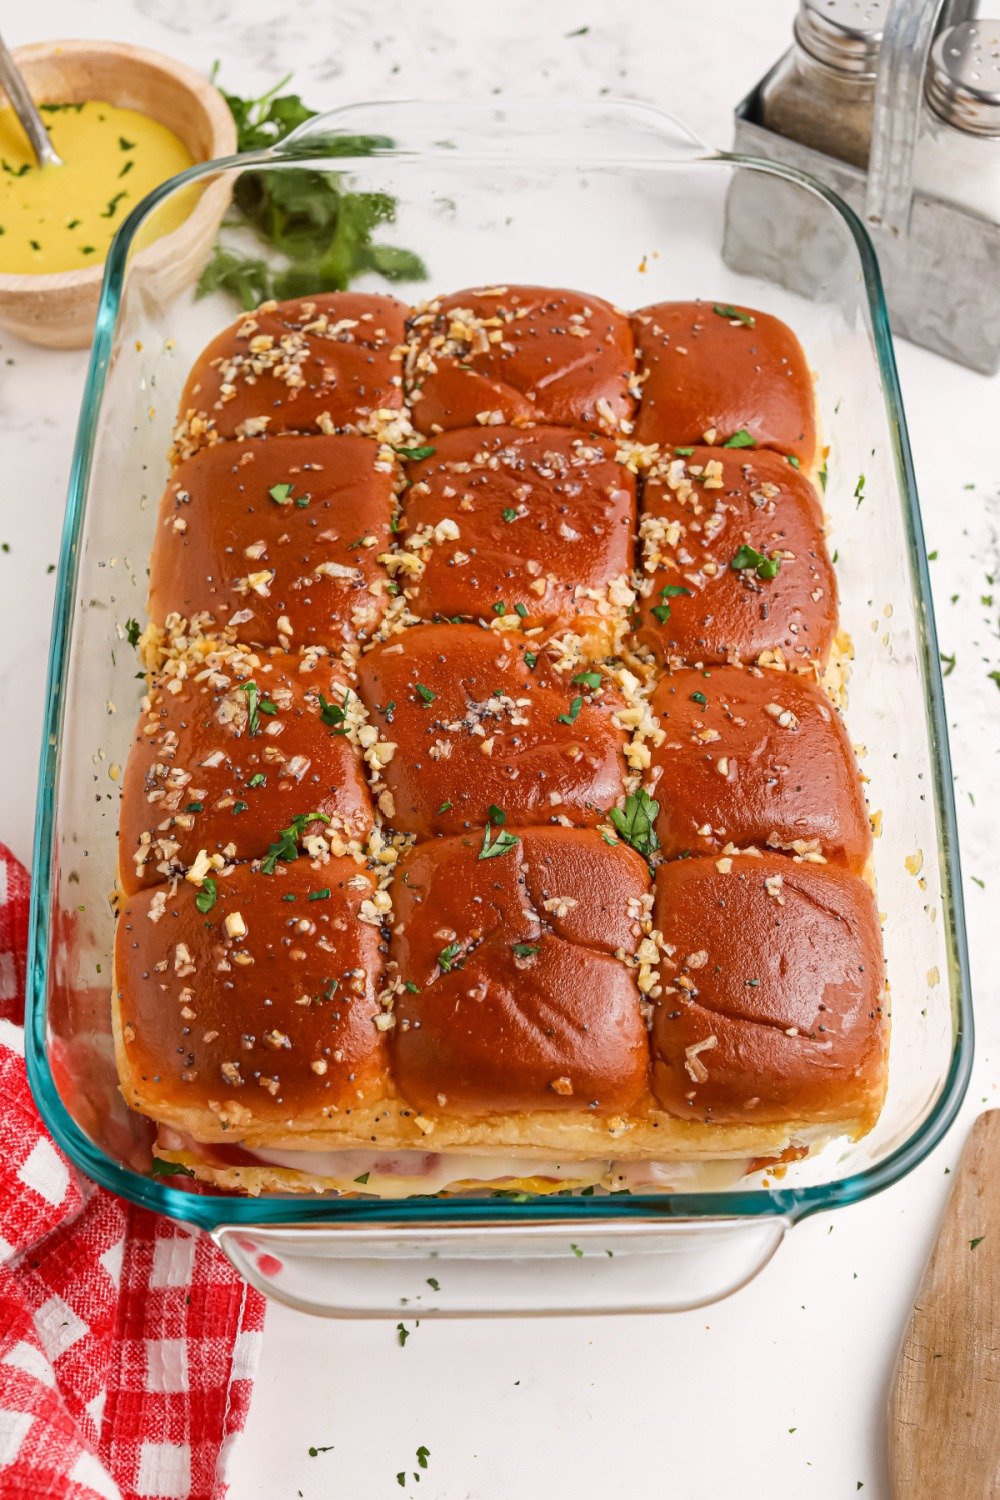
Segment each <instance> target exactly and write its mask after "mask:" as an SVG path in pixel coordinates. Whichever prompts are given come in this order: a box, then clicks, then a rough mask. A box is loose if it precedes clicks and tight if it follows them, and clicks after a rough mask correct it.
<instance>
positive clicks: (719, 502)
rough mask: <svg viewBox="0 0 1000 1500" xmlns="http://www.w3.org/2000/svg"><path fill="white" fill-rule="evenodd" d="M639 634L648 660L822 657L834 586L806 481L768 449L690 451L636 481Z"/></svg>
mask: <svg viewBox="0 0 1000 1500" xmlns="http://www.w3.org/2000/svg"><path fill="white" fill-rule="evenodd" d="M640 535H641V549H640V550H641V557H640V562H641V566H642V569H643V572H644V573H645V576H646V578H647V579H651V580H652V583H651V586H650V585H649V584H647V588H648V589H649V592H648V594H645V596H644V598H643V599H642V605H641V624H640V626H639V628H638V630H637V631H636V635H637V637H638V639H639V640H640V641H641V642H642V643H643V645H645V646H648V647H649V648H650V650H651V651H652V652H653V654H654V655H655V657H656V659H657V661H660V662H663V661H670V660H671V659H679V660H681V661H683V662H687V663H696V662H702V661H704V662H724V661H743V662H747V661H749V662H755V661H757V660H758V659H759V657H760V656H761V653H763V652H766V653H770V654H772V655H773V653H775V652H780V653H781V656H782V657H783V658H784V659H785V660H786V661H787V662H788V663H789V664H790V665H792V666H795V667H805V666H808V665H809V664H811V663H819V664H821V665H822V664H824V663H825V662H826V659H827V657H828V656H829V653H830V646H831V643H832V640H833V636H834V632H835V630H836V627H837V585H836V580H835V578H834V573H833V569H832V567H831V566H830V559H829V557H828V556H827V551H826V545H825V543H824V540H823V525H822V518H821V512H820V508H819V501H818V499H817V497H816V492H815V490H814V489H813V487H812V485H811V484H810V483H809V481H808V480H807V479H806V478H804V476H803V475H802V474H801V473H800V472H799V471H798V470H796V469H794V468H792V467H791V466H790V465H789V464H788V463H786V462H785V460H784V459H783V458H781V457H780V456H779V455H778V454H776V453H768V452H766V451H764V450H761V449H758V450H756V451H754V452H750V451H747V450H743V449H740V450H737V449H728V448H695V449H694V450H693V452H692V453H691V454H690V455H689V456H686V457H684V458H676V457H665V458H664V459H663V460H662V461H661V462H660V463H659V464H657V465H656V466H655V467H654V468H653V469H652V470H650V473H649V475H648V476H647V479H646V481H645V484H644V487H643V502H642V520H641V522H640Z"/></svg>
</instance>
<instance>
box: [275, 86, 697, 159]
mask: <svg viewBox="0 0 1000 1500" xmlns="http://www.w3.org/2000/svg"><path fill="white" fill-rule="evenodd" d="M345 135H346V136H367V137H369V138H374V139H378V138H381V139H382V140H385V142H386V145H385V149H386V150H387V151H388V150H390V149H391V150H392V152H393V154H394V155H398V154H399V153H401V152H402V153H403V154H406V153H407V152H411V151H412V152H419V153H420V154H421V155H431V156H434V155H439V156H441V157H446V156H453V157H454V156H456V155H457V156H461V157H462V158H463V159H464V160H469V159H470V158H471V159H493V160H504V159H511V160H516V161H524V160H525V159H528V160H533V161H538V160H539V159H544V160H545V161H571V162H576V163H579V162H580V161H586V162H587V165H588V167H590V166H594V165H598V166H599V165H600V164H601V163H603V162H606V163H608V164H609V165H610V164H612V163H614V162H628V163H630V164H632V165H635V164H637V163H638V164H641V162H642V161H643V160H649V161H660V162H663V161H669V162H684V161H698V160H705V159H706V158H713V157H716V156H717V155H718V154H719V153H718V152H717V151H716V149H715V148H714V147H713V146H710V145H709V144H708V143H707V142H706V141H704V140H702V139H701V137H700V136H699V135H697V134H696V133H695V131H693V130H692V129H691V128H690V127H689V126H688V125H686V124H684V122H683V121H682V120H678V119H677V118H676V117H675V116H674V115H671V114H667V113H666V112H665V111H664V110H660V109H656V108H654V107H653V106H652V105H650V104H642V103H639V102H638V101H634V100H629V99H601V100H596V101H586V102H584V101H575V100H567V99H561V98H553V99H504V100H496V99H493V100H482V101H481V100H448V101H437V102H435V101H428V100H420V99H399V100H385V101H371V102H367V103H360V104H347V105H343V106H342V107H341V108H339V109H333V110H328V111H327V112H326V113H325V114H322V115H317V116H316V117H315V119H312V120H307V121H306V122H305V124H303V125H300V126H299V127H298V129H297V130H294V131H292V133H291V135H289V136H287V137H286V138H285V140H284V141H282V143H281V144H280V146H277V147H275V148H274V152H273V154H274V155H275V156H279V157H289V156H291V157H295V156H301V155H305V154H308V153H310V152H315V154H317V155H319V154H322V153H323V145H324V142H325V141H329V140H330V139H331V138H332V137H343V136H345ZM387 137H388V139H387ZM390 141H391V143H392V144H391V146H390ZM378 149H379V148H378V147H377V146H376V147H375V148H374V153H373V154H375V155H377V154H378ZM526 151H527V158H526Z"/></svg>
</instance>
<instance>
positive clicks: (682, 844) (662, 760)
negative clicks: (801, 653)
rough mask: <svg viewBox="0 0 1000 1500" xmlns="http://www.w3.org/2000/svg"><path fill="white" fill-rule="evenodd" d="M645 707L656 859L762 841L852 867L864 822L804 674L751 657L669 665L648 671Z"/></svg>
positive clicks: (840, 753)
mask: <svg viewBox="0 0 1000 1500" xmlns="http://www.w3.org/2000/svg"><path fill="white" fill-rule="evenodd" d="M652 710H653V713H654V714H655V715H656V717H657V719H658V720H659V724H660V728H661V729H662V730H663V733H664V739H663V742H662V744H660V745H659V746H657V747H656V748H654V750H653V752H652V758H653V764H652V769H651V772H650V774H649V776H648V777H647V785H648V786H649V787H650V789H651V791H652V793H653V795H654V797H656V798H657V800H658V801H659V804H660V813H659V817H658V819H657V823H656V831H657V835H658V837H659V840H660V846H661V852H662V855H663V858H664V859H676V858H677V857H678V855H681V854H688V853H690V854H719V853H721V852H722V850H723V849H724V848H725V847H726V845H728V844H736V845H737V846H740V847H745V846H746V845H749V844H755V845H760V846H762V847H763V846H766V845H769V844H770V845H771V846H773V847H777V848H781V849H788V850H793V851H796V852H798V853H800V854H805V853H808V852H811V851H816V852H818V853H821V854H823V855H825V856H826V858H827V859H831V860H834V861H835V862H836V863H838V864H842V865H845V866H846V867H847V868H848V869H850V870H854V871H855V872H856V873H858V874H860V872H861V871H862V870H863V869H864V867H865V864H866V862H867V860H868V856H869V854H870V852H871V829H870V827H869V823H868V817H867V814H866V812H865V805H864V798H863V797H862V795H861V781H860V777H859V776H858V769H857V766H856V765H855V761H854V755H853V752H852V750H851V744H850V740H849V739H848V737H847V732H846V730H845V729H844V725H843V722H842V720H841V718H840V715H839V714H838V713H837V712H836V710H835V709H834V708H833V705H832V704H831V703H830V700H829V698H828V697H827V696H826V694H825V693H824V692H823V690H822V689H821V688H820V687H818V686H817V685H816V683H814V682H811V681H810V680H809V679H808V678H806V677H804V676H801V675H800V674H797V673H794V672H774V671H768V670H764V671H762V670H760V669H759V668H756V667H705V668H697V669H691V670H687V671H684V670H681V671H676V672H673V673H670V674H668V675H666V676H664V677H662V678H661V679H660V682H659V683H658V685H657V687H656V690H655V692H654V694H653V698H652Z"/></svg>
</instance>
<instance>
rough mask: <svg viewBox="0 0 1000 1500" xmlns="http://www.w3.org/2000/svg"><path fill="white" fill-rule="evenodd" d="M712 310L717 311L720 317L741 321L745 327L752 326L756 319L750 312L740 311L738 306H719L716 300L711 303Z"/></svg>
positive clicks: (731, 320)
mask: <svg viewBox="0 0 1000 1500" xmlns="http://www.w3.org/2000/svg"><path fill="white" fill-rule="evenodd" d="M712 311H713V312H714V313H717V314H718V316H719V317H720V318H728V319H729V320H730V322H737V323H742V324H743V326H744V327H745V328H753V326H754V324H755V323H756V321H757V319H756V318H754V317H752V316H751V315H750V313H748V312H740V311H739V309H738V308H735V307H730V306H728V304H727V305H726V306H725V307H720V306H719V304H718V303H717V302H716V303H713V305H712Z"/></svg>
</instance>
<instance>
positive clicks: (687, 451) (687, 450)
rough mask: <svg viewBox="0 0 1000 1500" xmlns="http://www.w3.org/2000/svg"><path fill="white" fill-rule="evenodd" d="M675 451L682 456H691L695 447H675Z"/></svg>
mask: <svg viewBox="0 0 1000 1500" xmlns="http://www.w3.org/2000/svg"><path fill="white" fill-rule="evenodd" d="M674 452H675V453H679V454H680V456H681V458H690V457H691V455H692V453H693V452H694V449H693V448H675V449H674Z"/></svg>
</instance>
